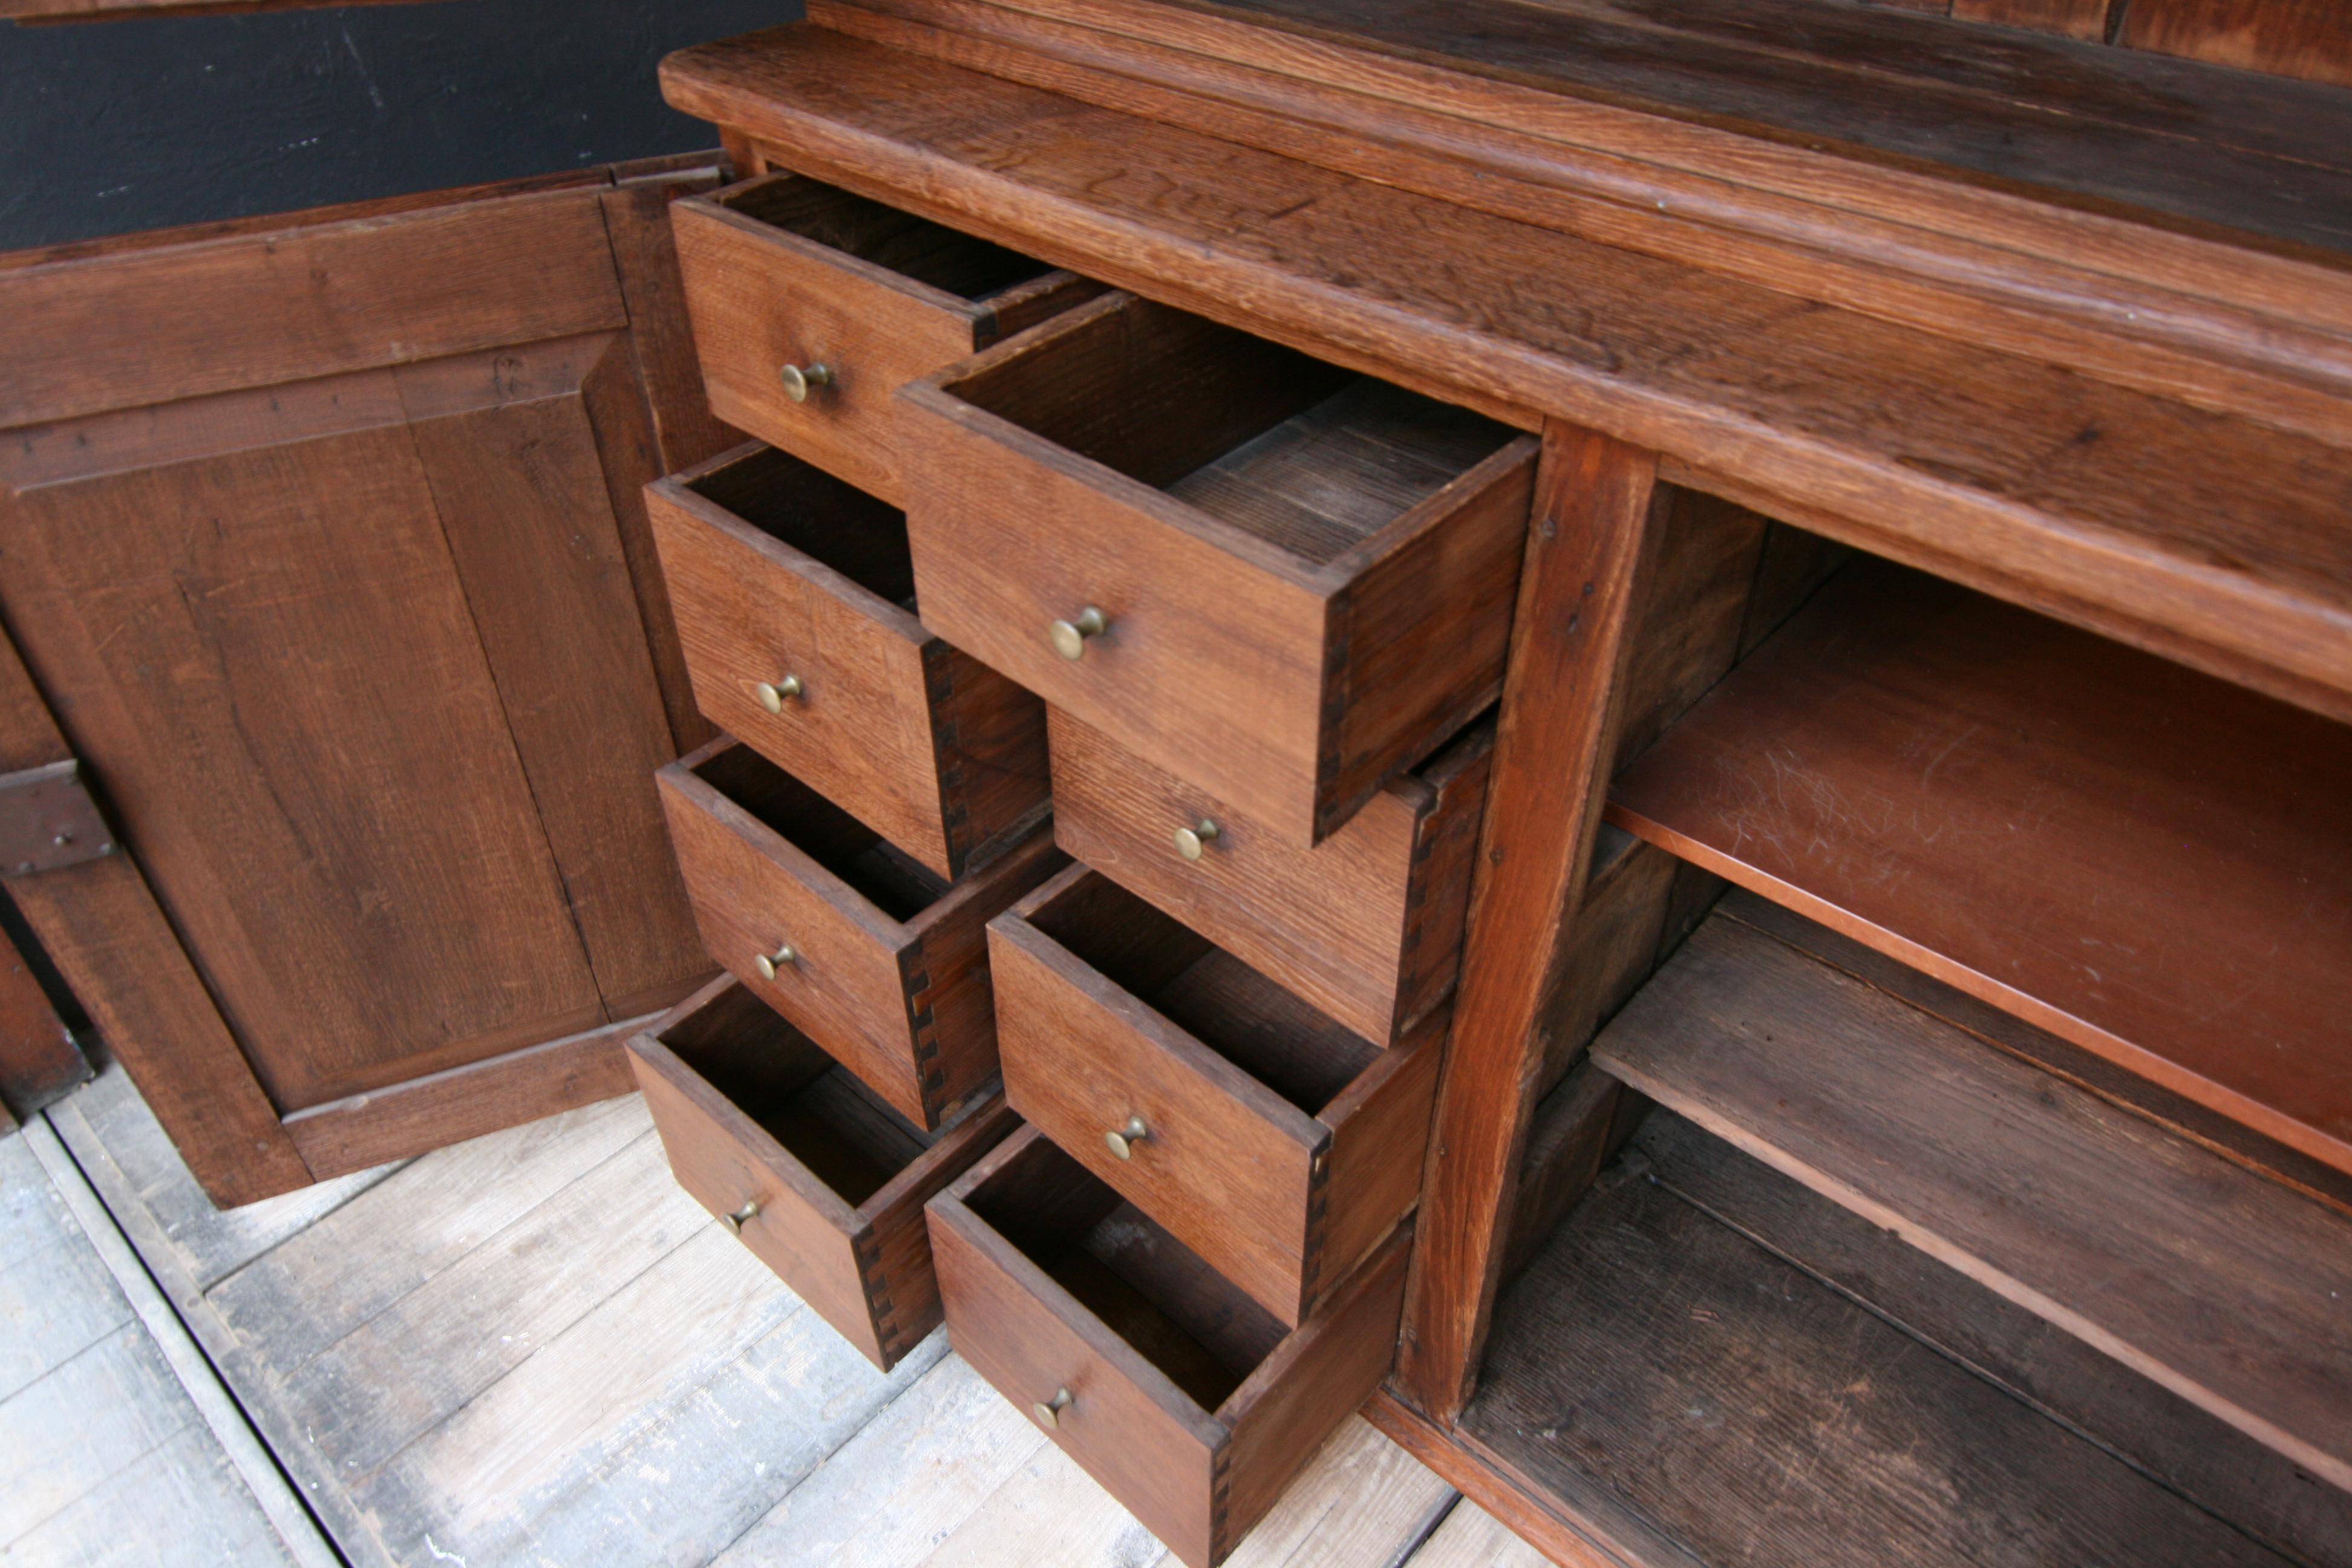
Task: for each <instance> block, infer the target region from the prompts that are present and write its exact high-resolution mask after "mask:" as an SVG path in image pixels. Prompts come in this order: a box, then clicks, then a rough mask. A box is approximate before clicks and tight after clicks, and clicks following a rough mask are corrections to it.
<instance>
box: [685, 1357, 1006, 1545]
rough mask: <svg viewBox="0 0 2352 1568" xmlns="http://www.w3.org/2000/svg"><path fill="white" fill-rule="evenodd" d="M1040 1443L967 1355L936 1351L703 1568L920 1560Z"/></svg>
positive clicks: (1001, 1483)
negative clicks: (904, 1385) (858, 1427)
mask: <svg viewBox="0 0 2352 1568" xmlns="http://www.w3.org/2000/svg"><path fill="white" fill-rule="evenodd" d="M1043 1447H1045V1436H1044V1435H1043V1434H1041V1433H1040V1432H1039V1431H1038V1430H1037V1428H1036V1427H1035V1426H1034V1425H1033V1424H1032V1423H1031V1422H1030V1421H1029V1420H1028V1419H1027V1418H1026V1417H1025V1416H1024V1415H1021V1413H1020V1412H1019V1411H1017V1410H1015V1409H1014V1408H1013V1405H1011V1404H1010V1403H1008V1402H1007V1401H1006V1400H1005V1399H1004V1397H1003V1395H1002V1394H998V1393H997V1392H996V1390H994V1389H993V1388H991V1387H990V1386H989V1385H988V1384H987V1382H986V1381H985V1380H984V1379H982V1377H981V1375H980V1374H979V1373H976V1372H974V1371H972V1369H971V1364H970V1363H967V1362H965V1361H964V1359H963V1358H962V1357H961V1356H957V1355H948V1356H944V1357H942V1358H941V1359H940V1361H938V1362H937V1363H935V1364H933V1365H932V1366H930V1367H929V1368H928V1369H926V1370H925V1372H924V1373H923V1374H922V1376H921V1377H919V1378H918V1379H917V1380H916V1381H915V1382H914V1383H913V1384H910V1385H909V1386H908V1388H907V1389H906V1390H905V1392H903V1393H902V1394H899V1395H898V1398H896V1399H894V1400H892V1401H891V1402H890V1404H889V1405H888V1406H887V1407H886V1408H885V1409H883V1410H881V1411H880V1412H879V1413H877V1415H875V1416H874V1418H873V1420H872V1421H870V1422H869V1423H868V1424H867V1425H866V1426H865V1427H864V1428H863V1429H862V1430H860V1431H859V1432H858V1434H857V1435H856V1436H855V1437H852V1438H851V1439H850V1440H849V1441H848V1442H846V1443H845V1444H843V1445H842V1446H841V1447H839V1448H838V1449H836V1450H835V1452H834V1453H833V1454H832V1455H831V1456H830V1457H828V1458H826V1460H825V1462H824V1464H822V1465H820V1466H819V1467H817V1468H816V1469H815V1470H814V1471H813V1472H811V1473H810V1474H809V1475H808V1476H807V1477H805V1478H804V1479H802V1481H801V1482H800V1484H799V1485H797V1486H795V1487H793V1489H791V1490H790V1491H788V1492H786V1493H785V1494H784V1495H783V1496H782V1498H780V1499H778V1500H777V1501H776V1502H775V1504H774V1505H773V1506H772V1507H771V1508H770V1509H769V1510H768V1511H767V1512H766V1513H765V1514H763V1515H762V1516H761V1519H760V1520H759V1521H758V1522H757V1523H756V1524H754V1525H753V1526H752V1527H751V1529H749V1530H747V1531H744V1532H743V1534H742V1535H741V1536H740V1537H739V1538H737V1539H736V1541H735V1542H732V1543H731V1544H730V1546H728V1548H727V1549H726V1550H725V1551H723V1552H719V1555H718V1556H717V1557H715V1558H713V1559H712V1560H711V1568H862V1565H863V1564H866V1563H916V1562H919V1561H921V1559H922V1557H923V1556H924V1554H925V1553H926V1552H929V1551H930V1550H931V1549H932V1548H934V1547H936V1546H938V1545H939V1543H940V1542H942V1541H944V1540H945V1539H946V1538H947V1537H948V1536H949V1535H950V1533H952V1532H953V1531H955V1529H956V1528H957V1527H958V1526H959V1525H961V1523H962V1522H963V1521H965V1520H966V1519H968V1518H969V1517H971V1514H972V1512H973V1511H974V1510H976V1509H978V1508H979V1507H980V1506H981V1504H982V1502H984V1501H985V1500H987V1499H988V1498H989V1497H990V1496H992V1495H993V1493H994V1492H995V1491H996V1489H998V1488H999V1487H1001V1486H1003V1484H1004V1482H1005V1481H1006V1479H1008V1478H1010V1477H1011V1476H1012V1475H1013V1473H1014V1472H1015V1471H1017V1470H1019V1469H1020V1468H1022V1467H1023V1466H1024V1465H1026V1464H1028V1463H1029V1462H1030V1461H1031V1460H1032V1459H1033V1458H1035V1457H1036V1454H1037V1451H1038V1450H1039V1449H1041V1448H1043Z"/></svg>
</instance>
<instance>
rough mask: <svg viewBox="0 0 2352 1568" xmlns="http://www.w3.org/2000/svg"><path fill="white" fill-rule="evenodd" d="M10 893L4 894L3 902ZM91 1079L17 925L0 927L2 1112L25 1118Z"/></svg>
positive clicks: (85, 1062) (13, 1116) (0, 1086)
mask: <svg viewBox="0 0 2352 1568" xmlns="http://www.w3.org/2000/svg"><path fill="white" fill-rule="evenodd" d="M6 897H7V895H6V894H5V892H0V900H5V898H6ZM5 912H6V911H5V909H0V913H5ZM88 1079H89V1062H88V1061H86V1060H84V1059H83V1058H82V1054H81V1047H79V1046H78V1045H76V1044H75V1043H74V1037H73V1035H72V1034H71V1032H69V1031H68V1029H67V1028H66V1026H65V1021H64V1020H63V1019H61V1018H59V1017H58V1010H57V1008H56V1007H55V1006H54V1005H51V1004H50V1001H49V997H48V994H47V992H46V991H44V990H43V989H42V987H41V982H40V978H39V976H38V975H37V974H36V973H34V972H33V967H32V965H31V963H28V962H27V961H26V956H25V952H24V950H23V949H22V948H21V947H19V946H18V945H17V943H16V939H15V929H14V927H13V925H12V924H11V925H0V1111H7V1112H12V1113H14V1114H13V1115H12V1116H11V1121H12V1122H13V1121H21V1120H22V1119H23V1118H25V1117H27V1116H30V1115H32V1114H33V1112H35V1111H36V1110H39V1109H40V1108H41V1107H43V1106H45V1105H47V1104H48V1103H49V1101H51V1100H55V1099H57V1098H58V1096H60V1095H63V1094H66V1093H68V1092H69V1091H71V1090H72V1089H74V1088H75V1087H76V1086H78V1085H79V1084H81V1083H83V1082H86V1081H87V1080H88Z"/></svg>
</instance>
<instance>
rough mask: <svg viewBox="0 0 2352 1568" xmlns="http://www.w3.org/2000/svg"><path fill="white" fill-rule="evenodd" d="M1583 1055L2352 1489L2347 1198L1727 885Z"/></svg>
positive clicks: (2351, 1232) (2351, 1256)
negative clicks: (2247, 1154)
mask: <svg viewBox="0 0 2352 1568" xmlns="http://www.w3.org/2000/svg"><path fill="white" fill-rule="evenodd" d="M1746 896H1747V895H1741V897H1746ZM1593 1056H1594V1059H1595V1060H1597V1061H1598V1062H1599V1063H1600V1064H1601V1066H1602V1067H1603V1068H1607V1069H1608V1070H1609V1071H1610V1072H1611V1073H1612V1074H1614V1075H1616V1076H1617V1077H1618V1078H1620V1079H1623V1080H1625V1081H1626V1082H1628V1083H1631V1084H1632V1085H1633V1087H1634V1088H1636V1089H1640V1090H1641V1091H1642V1092H1643V1093H1644V1094H1646V1095H1649V1096H1650V1097H1651V1098H1652V1099H1654V1100H1659V1101H1660V1102H1661V1103H1663V1104H1665V1105H1667V1106H1669V1107H1671V1108H1673V1109H1675V1110H1678V1111H1680V1112H1682V1113H1683V1114H1685V1115H1686V1116H1688V1117H1690V1118H1691V1119H1692V1120H1694V1121H1697V1122H1698V1123H1699V1124H1700V1125H1701V1126H1704V1127H1706V1128H1707V1129H1709V1130H1710V1131H1715V1132H1717V1134H1718V1135H1720V1136H1723V1137H1726V1138H1728V1139H1729V1140H1731V1141H1732V1142H1735V1143H1737V1144H1738V1146H1739V1147H1741V1148H1742V1149H1745V1150H1746V1151H1748V1152H1749V1153H1750V1154H1753V1155H1755V1156H1756V1157H1758V1158H1759V1159H1762V1160H1764V1161H1765V1162H1766V1163H1769V1164H1771V1165H1773V1166H1774V1167H1776V1168H1777V1169H1779V1170H1781V1171H1783V1172H1785V1173H1788V1174H1790V1175H1792V1176H1795V1177H1796V1178H1797V1179H1799V1180H1801V1181H1803V1182H1805V1183H1807V1184H1809V1185H1811V1186H1813V1187H1814V1188H1816V1189H1817V1190H1819V1191H1821V1192H1822V1194H1825V1195H1826V1196H1828V1197H1830V1198H1832V1200H1834V1201H1836V1202H1839V1203H1843V1204H1844V1205H1848V1206H1850V1207H1852V1208H1853V1209H1855V1210H1856V1211H1857V1212H1858V1213H1861V1214H1863V1215H1864V1216H1865V1217H1867V1218H1869V1219H1871V1220H1873V1221H1874V1222H1875V1223H1877V1224H1879V1225H1882V1226H1886V1227H1887V1228H1889V1229H1890V1230H1892V1231H1894V1232H1895V1234H1897V1235H1900V1236H1901V1237H1904V1239H1906V1241H1909V1242H1910V1243H1911V1244H1912V1245H1914V1246H1916V1247H1921V1248H1923V1249H1925V1250H1926V1251H1927V1252H1929V1253H1930V1254H1931V1255H1933V1256H1935V1257H1936V1258H1940V1259H1942V1260H1943V1261H1944V1262H1946V1263H1948V1264H1950V1265H1951V1266H1952V1267H1953V1268H1958V1269H1959V1270H1960V1271H1961V1272H1963V1273H1965V1274H1967V1275H1968V1276H1969V1278H1971V1279H1976V1280H1978V1281H1979V1282H1980V1283H1982V1284H1983V1285H1985V1286H1987V1287H1988V1288H1990V1289H1993V1290H1995V1291H1998V1292H2000V1294H2001V1295H2003V1296H2006V1297H2008V1298H2009V1299H2010V1300H2013V1301H2016V1302H2018V1303H2019V1304H2020V1305H2021V1306H2024V1307H2026V1308H2028V1309H2029V1310H2033V1311H2036V1312H2039V1313H2041V1314H2042V1315H2043V1316H2045V1317H2048V1318H2049V1319H2051V1320H2052V1321H2053V1322H2056V1323H2057V1324H2059V1325H2060V1326H2061V1327H2062V1328H2064V1329H2066V1330H2067V1331H2070V1332H2072V1333H2074V1334H2077V1335H2079V1336H2081V1337H2082V1338H2084V1340H2086V1341H2088V1342H2090V1343H2092V1344H2094V1345H2095V1346H2097V1347H2098V1348H2099V1349H2101V1350H2104V1351H2105V1352H2107V1353H2109V1354H2111V1355H2113V1356H2115V1357H2116V1358H2117V1359H2118V1360H2120V1361H2122V1362H2124V1363H2126V1364H2127V1365H2129V1366H2131V1367H2134V1368H2136V1369H2137V1371H2139V1372H2140V1373H2143V1374H2144V1375H2146V1376H2147V1377H2149V1378H2152V1379H2154V1380H2156V1381H2157V1382H2158V1383H2161V1384H2164V1385H2165V1386H2167V1387H2168V1388H2170V1389H2172V1390H2173V1391H2174V1392H2176V1393H2178V1394H2181V1395H2182V1396H2183V1397H2185V1398H2187V1399H2189V1400H2191V1401H2194V1402H2195V1403H2197V1404H2199V1405H2203V1406H2205V1407H2206V1408H2207V1409H2210V1410H2211V1411H2213V1412H2214V1413H2215V1414H2216V1415H2221V1417H2222V1418H2223V1419H2225V1420H2227V1421H2229V1422H2231V1424H2232V1425H2234V1426H2238V1427H2240V1428H2241V1429H2242V1430H2243V1431H2245V1432H2247V1433H2248V1434H2250V1435H2251V1436H2253V1437H2254V1438H2256V1439H2257V1440H2258V1441H2260V1442H2263V1443H2265V1444H2268V1445H2270V1446H2272V1447H2276V1448H2278V1449H2279V1450H2280V1451H2281V1452H2283V1453H2285V1454H2287V1455H2288V1456H2289V1457H2291V1458H2294V1461H2295V1462H2296V1463H2297V1464H2299V1465H2301V1466H2303V1467H2304V1468H2306V1469H2308V1470H2310V1471H2311V1472H2312V1473H2314V1474H2315V1475H2317V1476H2320V1477H2322V1478H2323V1479H2326V1480H2328V1481H2330V1482H2331V1483H2333V1484H2335V1485H2336V1486H2339V1487H2346V1488H2347V1489H2352V1327H2347V1320H2346V1314H2345V1312H2344V1310H2343V1309H2342V1308H2341V1306H2340V1305H2339V1304H2338V1303H2339V1302H2340V1301H2342V1300H2347V1299H2352V1226H2348V1225H2347V1221H2346V1219H2345V1217H2344V1216H2343V1215H2338V1214H2336V1213H2334V1212H2333V1211H2331V1210H2329V1209H2327V1208H2326V1207H2324V1206H2323V1205H2318V1204H2315V1203H2312V1202H2310V1201H2309V1200H2308V1199H2305V1198H2304V1197H2301V1196H2299V1195H2297V1194H2293V1193H2290V1192H2288V1191H2287V1190H2286V1189H2284V1188H2283V1187H2281V1186H2279V1185H2277V1184H2274V1183H2272V1182H2269V1181H2266V1180H2264V1179H2263V1177H2261V1176H2259V1175H2256V1174H2254V1173H2251V1172H2248V1171H2245V1170H2242V1169H2241V1168H2240V1167H2238V1166H2236V1165H2234V1164H2231V1163H2229V1162H2226V1161H2224V1160H2221V1159H2220V1158H2217V1157H2216V1156H2214V1155H2212V1154H2210V1153H2209V1152H2206V1151H2204V1150H2202V1149H2199V1148H2197V1147H2196V1146H2194V1145H2193V1144H2189V1143H2186V1142H2181V1141H2179V1140H2177V1139H2174V1138H2171V1137H2169V1136H2168V1135H2167V1134H2166V1133H2164V1132H2163V1131H2159V1130H2158V1129H2155V1128H2151V1127H2149V1126H2148V1125H2147V1123H2146V1122H2145V1121H2142V1120H2141V1119H2139V1118H2137V1117H2135V1116H2132V1115H2130V1114H2129V1113H2127V1112H2126V1111H2123V1110H2117V1109H2116V1108H2114V1107H2112V1106H2109V1105H2107V1104H2106V1103H2105V1101H2103V1100H2097V1099H2095V1098H2094V1097H2093V1096H2090V1095H2088V1094H2084V1093H2081V1092H2080V1091H2074V1090H2070V1089H2067V1088H2066V1087H2065V1086H2063V1085H2061V1084H2059V1083H2057V1082H2055V1081H2053V1079H2050V1078H2049V1077H2048V1075H2046V1074H2043V1073H2041V1072H2038V1071H2036V1070H2035V1069H2034V1068H2032V1067H2030V1066H2028V1065H2026V1064H2024V1063H2021V1062H2019V1061H2017V1060H2015V1059H2014V1058H2011V1057H2009V1056H2007V1055H2005V1054H2003V1053H2001V1052H1999V1051H1995V1050H1991V1049H1989V1048H1986V1047H1983V1046H1982V1045H1981V1044H1980V1043H1979V1042H1978V1041H1977V1040H1975V1039H1974V1038H1973V1037H1970V1036H1969V1035H1967V1034H1965V1033H1963V1032H1962V1031H1960V1030H1958V1029H1955V1028H1953V1027H1952V1026H1950V1025H1948V1024H1946V1023H1944V1022H1943V1021H1942V1020H1940V1019H1937V1018H1934V1017H1932V1016H1928V1015H1925V1014H1922V1013H1919V1012H1917V1011H1916V1010H1914V1009H1912V1008H1910V1007H1909V1006H1907V1005H1905V1004H1904V1003H1902V1002H1900V1001H1898V1000H1896V999H1895V998H1893V997H1889V996H1887V995H1886V994H1885V993H1883V992H1879V991H1876V990H1874V989H1873V988H1872V987H1870V986H1868V985H1866V984H1864V983H1862V982H1861V981H1859V980H1856V979H1854V978H1853V976H1850V975H1847V974H1845V973H1843V972H1841V971H1838V970H1835V969H1833V968H1832V967H1830V966H1829V965H1827V964H1825V963H1822V962H1821V961H1820V960H1818V959H1815V958H1813V957H1812V956H1811V954H1809V953H1806V952H1802V951H1801V950H1800V949H1797V948H1792V947H1790V946H1787V945H1785V944H1783V943H1782V942H1779V941H1777V940H1775V939H1774V938H1771V937H1769V936H1766V935H1765V934H1763V933H1762V932H1760V931H1756V930H1755V929H1754V928H1752V927H1750V926H1748V925H1745V924H1742V923H1740V922H1739V921H1738V919H1737V905H1736V904H1735V905H1734V906H1733V908H1732V909H1731V910H1728V911H1727V912H1725V913H1719V914H1718V915H1717V917H1716V918H1715V919H1714V920H1712V921H1709V922H1708V923H1707V924H1706V925H1703V926H1701V927H1700V928H1699V930H1698V931H1696V933H1695V934H1694V935H1693V936H1692V937H1691V939H1690V941H1689V942H1686V943H1685V944H1684V946H1683V948H1682V951H1681V952H1680V953H1678V954H1677V955H1676V957H1675V959H1674V961H1673V962H1672V963H1669V964H1668V965H1667V966H1666V967H1665V969H1664V970H1663V971H1661V972H1660V973H1659V974H1658V976H1657V978H1656V979H1654V980H1653V981H1652V982H1651V983H1650V984H1649V985H1647V986H1646V987H1644V988H1643V992H1642V994H1640V995H1639V996H1637V997H1635V998H1634V999H1633V1002H1632V1003H1630V1004H1629V1005H1627V1006H1626V1008H1625V1010H1624V1011H1623V1012H1622V1013H1621V1014H1619V1015H1618V1016H1617V1018H1616V1020H1615V1021H1614V1022H1612V1024H1611V1025H1610V1026H1609V1028H1608V1029H1607V1030H1606V1031H1605V1032H1604V1033H1603V1035H1602V1037H1601V1039H1600V1040H1599V1041H1598V1042H1596V1043H1595V1045H1594V1047H1593Z"/></svg>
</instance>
